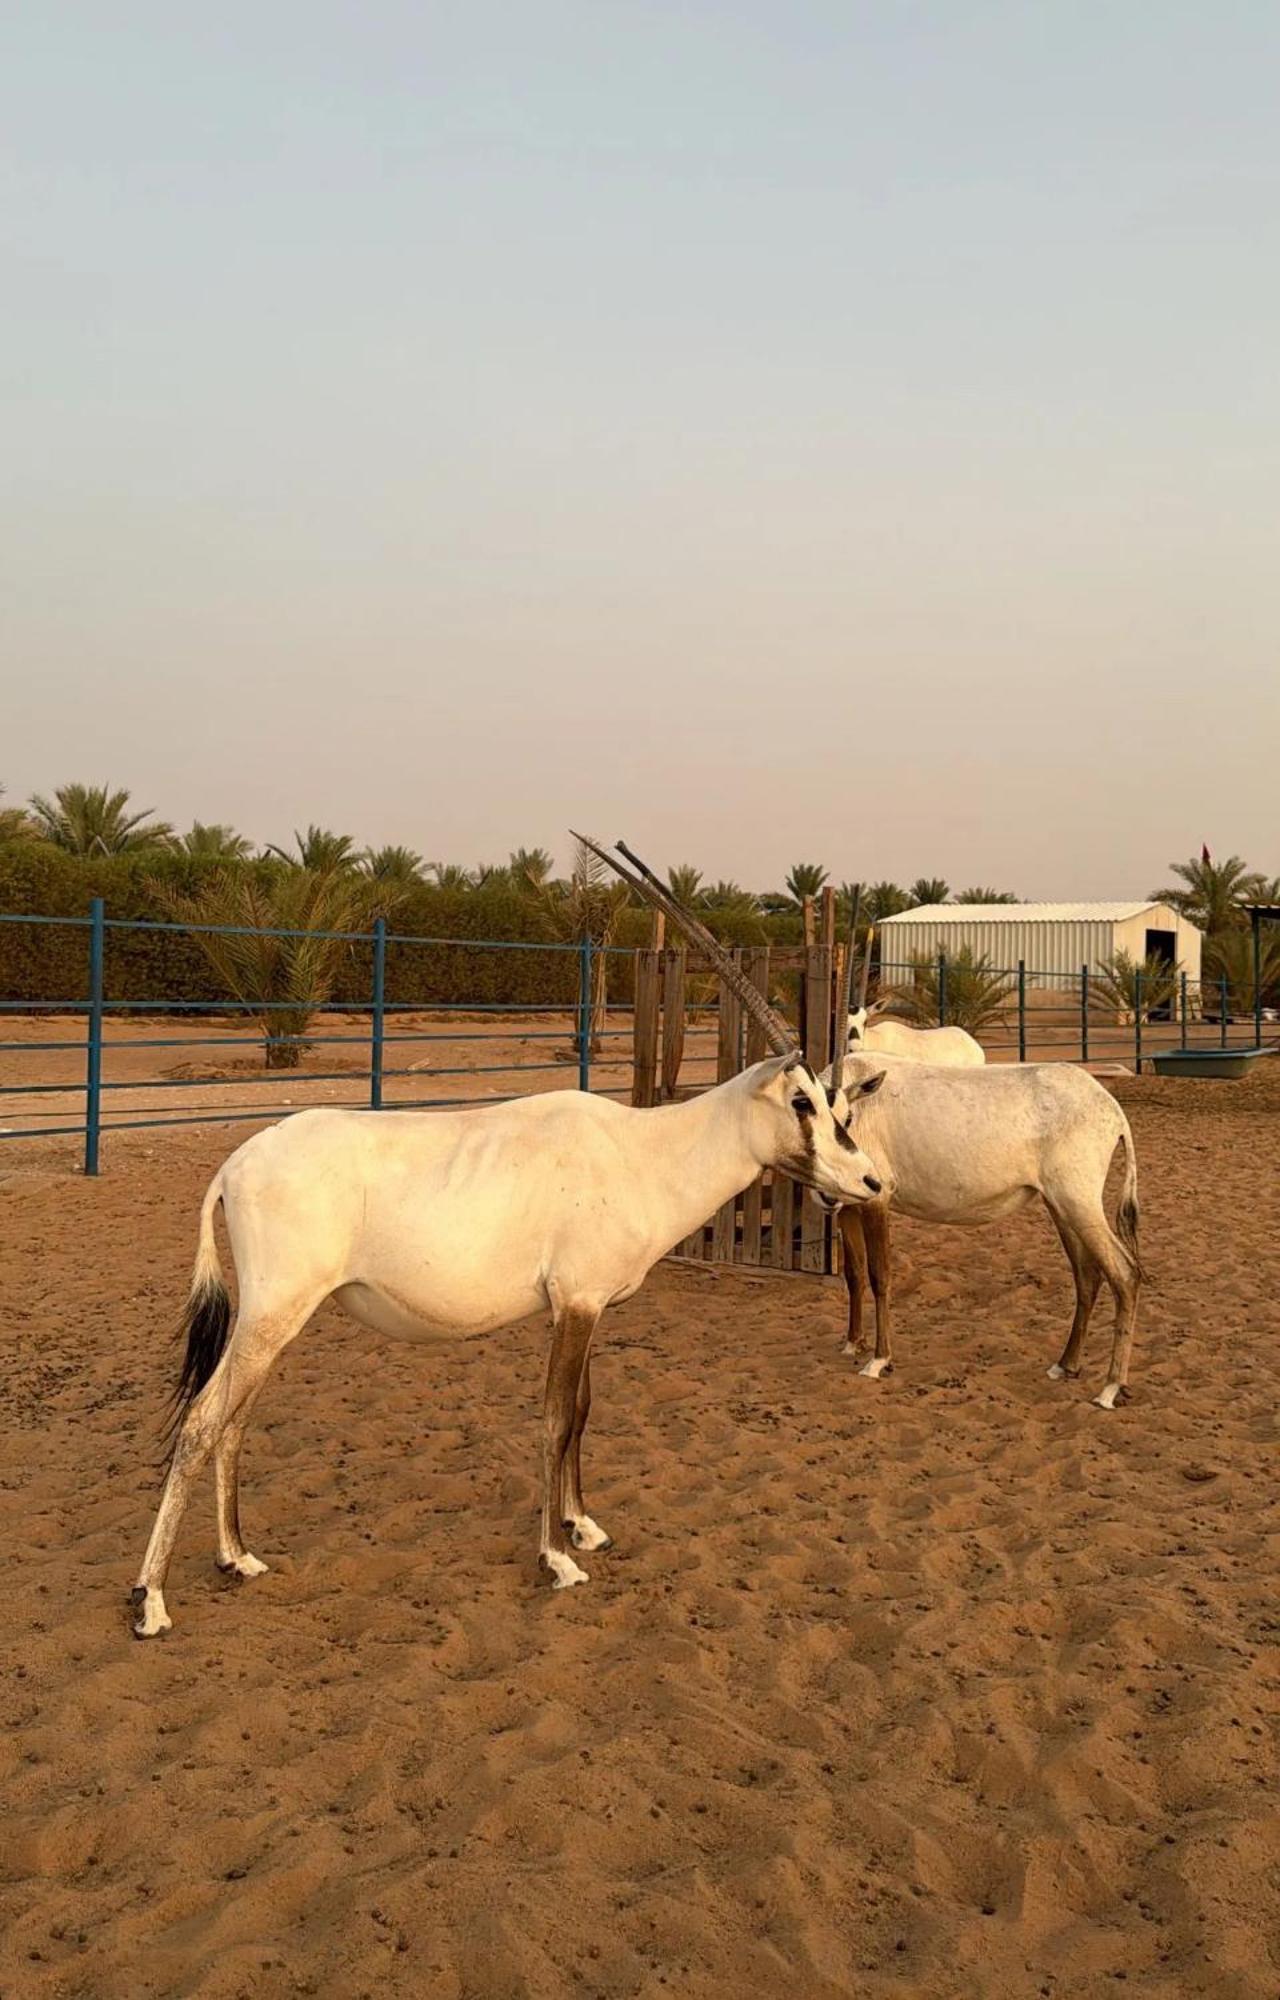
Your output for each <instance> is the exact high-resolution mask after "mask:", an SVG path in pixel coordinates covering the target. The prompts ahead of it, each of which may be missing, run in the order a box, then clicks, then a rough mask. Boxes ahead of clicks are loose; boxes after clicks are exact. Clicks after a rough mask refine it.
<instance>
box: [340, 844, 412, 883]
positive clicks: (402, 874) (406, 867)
mask: <svg viewBox="0 0 1280 2000" xmlns="http://www.w3.org/2000/svg"><path fill="white" fill-rule="evenodd" d="M356 865H357V866H358V868H359V870H360V873H361V874H362V875H368V876H370V877H371V878H372V879H373V880H374V881H375V882H382V883H386V884H393V885H395V886H396V887H398V888H401V889H413V888H416V886H417V885H418V883H419V882H421V881H422V856H421V855H420V854H415V853H414V851H413V849H412V848H411V847H366V848H365V850H364V853H363V854H362V855H361V856H360V859H359V861H358V863H357V864H356Z"/></svg>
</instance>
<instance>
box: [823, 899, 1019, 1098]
mask: <svg viewBox="0 0 1280 2000" xmlns="http://www.w3.org/2000/svg"><path fill="white" fill-rule="evenodd" d="M874 936H875V929H874V927H873V928H872V929H871V930H869V931H868V932H867V942H866V948H865V950H864V952H863V955H862V984H861V986H860V988H859V991H858V1004H857V1007H856V1008H855V1009H854V1011H853V1012H852V1013H851V1014H848V1016H847V1022H848V1028H847V1032H848V1051H849V1054H850V1055H855V1056H907V1057H908V1058H909V1059H910V1060H911V1061H912V1062H927V1063H941V1064H944V1065H945V1066H946V1067H947V1068H948V1069H967V1068H973V1069H976V1068H977V1067H978V1066H979V1064H981V1063H984V1062H985V1061H986V1060H987V1058H986V1053H985V1051H984V1049H983V1047H982V1044H981V1042H978V1041H975V1040H974V1038H973V1036H972V1035H971V1034H969V1033H967V1031H966V1030H965V1029H964V1028H912V1027H909V1026H908V1025H907V1023H906V1022H905V1021H895V1020H893V1019H892V1018H891V1017H890V1016H888V1015H887V1014H885V1013H884V1011H883V1009H884V1002H883V1001H880V1000H876V1001H873V1003H872V1005H871V1006H870V1007H868V1005H867V983H868V980H869V978H870V975H871V940H872V938H873V937H874Z"/></svg>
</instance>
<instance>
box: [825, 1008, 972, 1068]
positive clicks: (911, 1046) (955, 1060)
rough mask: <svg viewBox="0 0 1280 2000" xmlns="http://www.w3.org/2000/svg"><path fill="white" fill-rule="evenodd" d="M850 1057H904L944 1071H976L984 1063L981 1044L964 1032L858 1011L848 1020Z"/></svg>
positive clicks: (873, 1010)
mask: <svg viewBox="0 0 1280 2000" xmlns="http://www.w3.org/2000/svg"><path fill="white" fill-rule="evenodd" d="M849 1053H850V1055H853V1056H857V1055H875V1056H905V1057H906V1058H907V1059H908V1061H910V1062H923V1063H937V1064H939V1065H941V1066H942V1067H944V1068H947V1069H951V1068H955V1069H966V1068H977V1067H978V1066H979V1065H980V1064H982V1063H985V1062H986V1060H987V1058H986V1053H985V1051H984V1049H983V1047H982V1044H981V1042H977V1041H975V1040H974V1038H973V1036H972V1035H971V1034H969V1033H968V1032H967V1030H966V1029H964V1028H912V1027H910V1026H908V1024H907V1022H905V1021H895V1020H894V1019H893V1017H892V1015H888V1014H882V1015H879V1016H877V1014H876V1011H875V1009H874V1008H870V1009H868V1008H866V1007H859V1008H858V1009H857V1010H856V1012H854V1013H852V1014H850V1016H849Z"/></svg>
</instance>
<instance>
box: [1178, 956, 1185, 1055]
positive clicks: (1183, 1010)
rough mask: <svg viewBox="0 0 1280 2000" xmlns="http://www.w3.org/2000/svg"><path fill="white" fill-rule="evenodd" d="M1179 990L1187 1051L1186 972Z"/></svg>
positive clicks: (1183, 1038) (1183, 1040) (1183, 1042)
mask: <svg viewBox="0 0 1280 2000" xmlns="http://www.w3.org/2000/svg"><path fill="white" fill-rule="evenodd" d="M1179 989H1180V991H1179V1001H1178V1004H1179V1008H1180V1010H1181V1014H1182V1046H1183V1048H1184V1049H1185V1048H1186V1046H1187V975H1186V973H1185V972H1184V973H1183V974H1182V975H1181V978H1180V980H1179Z"/></svg>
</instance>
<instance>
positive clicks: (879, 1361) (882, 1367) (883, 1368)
mask: <svg viewBox="0 0 1280 2000" xmlns="http://www.w3.org/2000/svg"><path fill="white" fill-rule="evenodd" d="M858 1373H859V1375H865V1376H867V1378H868V1380H870V1381H872V1382H878V1381H879V1379H880V1377H881V1376H882V1375H892V1373H893V1363H892V1361H890V1360H889V1358H888V1356H887V1355H884V1354H873V1355H872V1357H871V1359H870V1361H868V1363H867V1365H866V1367H865V1368H859V1370H858Z"/></svg>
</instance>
